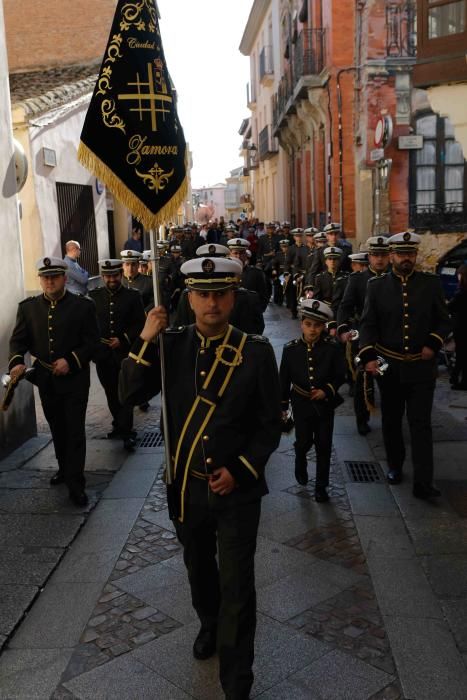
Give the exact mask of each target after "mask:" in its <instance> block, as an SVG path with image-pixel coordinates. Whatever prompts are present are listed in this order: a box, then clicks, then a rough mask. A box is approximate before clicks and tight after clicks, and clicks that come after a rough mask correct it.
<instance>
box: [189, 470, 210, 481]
mask: <svg viewBox="0 0 467 700" xmlns="http://www.w3.org/2000/svg"><path fill="white" fill-rule="evenodd" d="M189 474H190V476H194V478H195V479H203V480H205V481H208V479H209V477H210V476H211V474H207V473H206V472H200V471H198V470H197V469H190V471H189Z"/></svg>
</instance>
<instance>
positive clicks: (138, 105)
mask: <svg viewBox="0 0 467 700" xmlns="http://www.w3.org/2000/svg"><path fill="white" fill-rule="evenodd" d="M83 40H85V37H83ZM78 158H79V160H80V162H81V163H82V164H83V165H84V167H85V168H87V169H88V170H90V171H91V172H92V173H93V174H94V175H95V176H96V177H97V178H99V180H102V182H104V183H105V185H106V186H107V187H108V189H109V190H110V191H111V192H112V194H114V195H115V197H116V198H117V199H118V200H119V201H120V202H121V203H122V204H123V205H124V206H126V207H127V209H128V210H129V211H130V212H131V213H132V214H133V215H134V216H135V217H136V218H137V219H138V220H140V221H141V222H142V223H143V224H144V226H145V227H146V228H147V229H151V228H156V227H157V226H159V225H160V224H163V223H165V222H167V221H169V220H173V219H176V215H177V211H178V209H179V207H180V206H181V205H182V204H183V202H184V200H185V197H186V193H187V178H186V143H185V137H184V134H183V129H182V127H181V124H180V121H179V119H178V115H177V104H176V95H175V93H174V90H173V87H172V83H171V80H170V75H169V72H168V70H167V64H166V62H165V57H164V50H163V48H162V39H161V34H160V29H159V21H158V15H157V7H156V2H155V0H133V2H130V1H129V0H118V5H117V9H116V12H115V17H114V21H113V24H112V29H111V32H110V38H109V41H108V44H107V49H106V52H105V55H104V60H103V62H102V66H101V70H100V73H99V77H98V79H97V83H96V87H95V89H94V94H93V96H92V100H91V103H90V105H89V109H88V113H87V115H86V120H85V123H84V127H83V131H82V134H81V143H80V146H79V150H78Z"/></svg>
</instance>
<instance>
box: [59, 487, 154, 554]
mask: <svg viewBox="0 0 467 700" xmlns="http://www.w3.org/2000/svg"><path fill="white" fill-rule="evenodd" d="M143 504H144V499H142V498H129V499H125V500H124V501H120V500H118V499H117V500H103V501H101V502H100V503H99V505H98V507H97V508H96V509H95V510H94V511H93V513H91V516H90V517H89V519H88V521H87V523H86V528H85V530H84V531H83V533H82V537H80V538H79V539H78V541H77V542H75V543H74V545H73V547H74V550H75V553H76V554H78V553H83V552H84V553H90V552H97V553H98V552H100V551H102V550H104V551H111V550H113V551H115V552H120V551H121V549H122V547H123V545H124V543H125V541H126V539H127V537H128V534H129V532H130V530H131V528H132V526H133V524H134V522H135V520H136V518H137V517H138V515H139V512H140V510H141V508H142V506H143Z"/></svg>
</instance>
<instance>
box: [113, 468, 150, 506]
mask: <svg viewBox="0 0 467 700" xmlns="http://www.w3.org/2000/svg"><path fill="white" fill-rule="evenodd" d="M156 472H157V469H156V467H154V470H150V469H146V470H137V471H136V470H134V469H133V465H131V464H128V463H127V462H125V464H124V466H123V467H122V468H121V469H120V471H119V472H118V473H117V474H116V475H115V476H114V478H113V479H112V482H111V484H110V485H109V486H108V488H107V489H106V490H105V493H104V494H103V495H102V498H105V499H109V498H121V499H125V498H146V496H147V495H148V493H149V491H150V489H151V487H152V485H153V483H154V479H155V476H156Z"/></svg>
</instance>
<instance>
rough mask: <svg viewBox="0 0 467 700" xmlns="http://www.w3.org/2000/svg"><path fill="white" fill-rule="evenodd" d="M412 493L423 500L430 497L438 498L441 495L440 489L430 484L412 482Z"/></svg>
mask: <svg viewBox="0 0 467 700" xmlns="http://www.w3.org/2000/svg"><path fill="white" fill-rule="evenodd" d="M412 493H413V495H414V496H415V498H421V499H422V500H423V501H427V500H429V499H430V498H439V497H440V496H441V491H438V489H435V487H434V486H431V484H414V485H413V490H412Z"/></svg>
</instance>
